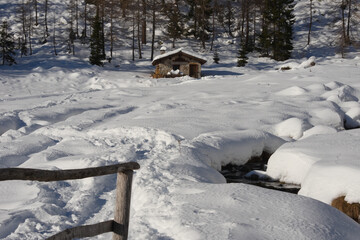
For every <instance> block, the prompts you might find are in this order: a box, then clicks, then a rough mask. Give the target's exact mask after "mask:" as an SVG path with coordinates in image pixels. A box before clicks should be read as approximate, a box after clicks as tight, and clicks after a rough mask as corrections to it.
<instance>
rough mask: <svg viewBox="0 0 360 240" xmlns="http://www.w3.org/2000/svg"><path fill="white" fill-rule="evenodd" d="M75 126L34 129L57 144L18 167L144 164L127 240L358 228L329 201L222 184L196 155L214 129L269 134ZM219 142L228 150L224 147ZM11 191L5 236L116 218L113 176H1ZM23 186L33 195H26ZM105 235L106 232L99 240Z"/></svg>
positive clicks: (297, 235)
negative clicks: (50, 179) (52, 179)
mask: <svg viewBox="0 0 360 240" xmlns="http://www.w3.org/2000/svg"><path fill="white" fill-rule="evenodd" d="M72 123H73V125H72V126H71V127H67V128H63V127H60V128H57V127H48V128H44V129H39V130H37V131H35V132H33V133H31V135H32V137H33V138H35V139H36V138H37V137H39V138H44V137H43V136H47V137H48V138H53V139H57V141H56V144H55V145H53V146H49V147H48V148H47V149H45V150H43V151H41V152H39V153H35V154H33V155H32V156H31V157H30V158H29V159H28V160H27V161H26V162H25V163H23V164H22V166H24V167H29V166H32V167H40V166H42V168H43V167H51V168H66V166H72V167H74V166H77V167H80V166H81V167H87V166H98V165H108V164H111V163H114V162H125V161H129V160H131V161H136V162H138V163H139V164H140V165H141V168H140V169H139V170H138V171H136V172H135V175H134V183H133V195H132V208H131V220H130V233H129V234H130V239H179V240H180V239H192V240H196V239H244V240H245V239H284V240H285V239H287V240H288V239H294V240H295V239H296V240H297V239H333V240H335V239H349V240H350V239H355V238H356V236H358V235H359V234H360V228H359V226H358V225H357V224H356V223H355V222H353V221H352V220H350V219H348V218H347V217H346V216H344V215H343V214H342V213H340V212H339V211H337V210H336V209H333V208H331V207H330V206H328V205H326V204H324V203H321V202H319V201H316V200H312V199H309V198H306V197H302V196H297V195H293V194H286V193H280V192H275V191H270V190H266V189H262V188H258V187H254V186H249V185H244V184H226V183H225V179H224V177H223V176H222V175H221V174H220V173H219V172H218V171H216V170H215V169H214V168H212V167H210V166H209V165H208V162H205V160H204V159H205V158H204V157H202V158H201V157H200V158H199V157H198V156H199V154H198V153H199V152H204V150H205V148H204V147H203V146H206V143H209V141H208V140H207V141H205V140H206V139H209V138H210V139H215V137H214V136H218V137H220V138H219V139H218V140H219V141H220V139H221V138H224V139H225V140H224V141H227V142H228V143H233V146H234V145H236V144H235V143H236V142H239V141H240V139H243V140H242V141H245V139H246V138H245V137H244V136H247V138H248V140H247V141H245V142H249V141H250V140H252V141H254V139H259V141H264V139H272V137H271V136H269V135H267V134H265V133H262V132H259V131H239V132H237V134H236V135H237V136H238V137H236V135H235V134H234V135H232V134H230V135H228V133H222V134H220V133H219V132H218V133H216V134H214V135H213V136H212V135H211V134H209V135H208V136H207V138H202V137H199V138H196V139H195V140H189V141H186V140H183V141H181V138H179V137H178V136H176V135H172V134H169V133H167V132H164V131H161V130H156V129H150V128H141V127H130V128H128V127H117V128H109V127H108V126H106V125H99V126H97V127H95V128H93V129H88V130H80V128H79V127H77V126H76V122H75V119H73V122H72ZM242 133H243V135H242ZM241 136H242V137H241ZM255 136H256V137H255ZM201 139H202V140H201ZM230 139H232V140H230ZM274 139H276V138H274ZM250 142H251V141H250ZM265 142H268V143H267V144H264V145H263V146H269V145H270V146H271V145H272V144H270V143H274V142H276V140H267V141H265ZM200 143H201V144H200ZM23 144H26V143H25V142H23ZM28 146H29V148H32V145H31V144H28ZM79 146H81V148H79ZM219 146H220V145H219ZM223 146H228V144H226V145H223ZM218 149H219V151H220V152H221V151H223V152H226V151H224V149H226V148H224V147H219V148H218ZM95 159H96V161H94V160H95ZM6 186H7V187H6ZM9 188H11V189H13V191H12V193H13V194H14V199H16V202H15V203H16V204H15V203H14V204H8V201H5V200H9V199H8V198H6V199H4V201H2V205H1V209H2V210H1V211H0V213H1V222H2V223H1V226H0V233H1V235H0V236H1V238H4V239H42V238H43V237H46V236H50V235H53V234H55V233H57V232H59V231H60V230H63V229H66V228H68V227H71V226H76V225H83V224H91V223H97V222H100V221H105V220H109V219H110V218H112V216H113V207H114V205H113V203H114V200H115V199H114V197H115V196H114V195H115V194H114V188H115V176H104V177H97V178H89V179H84V180H79V181H64V182H56V183H48V184H47V183H36V182H29V183H26V184H24V183H23V182H19V181H15V182H1V183H0V189H2V190H1V191H2V192H3V195H5V194H6V191H7V190H8V189H9ZM6 189H7V190H6ZM24 192H28V193H30V192H31V193H32V194H29V195H26V196H23V193H24ZM109 237H110V235H109V234H104V235H99V236H98V237H97V239H108V238H109Z"/></svg>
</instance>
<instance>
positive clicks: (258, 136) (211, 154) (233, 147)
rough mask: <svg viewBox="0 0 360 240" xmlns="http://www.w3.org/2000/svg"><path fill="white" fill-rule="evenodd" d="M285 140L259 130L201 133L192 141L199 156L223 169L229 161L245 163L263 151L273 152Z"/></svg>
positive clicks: (236, 163)
mask: <svg viewBox="0 0 360 240" xmlns="http://www.w3.org/2000/svg"><path fill="white" fill-rule="evenodd" d="M284 142H285V141H284V140H282V139H281V138H279V137H276V136H274V135H272V134H270V133H267V132H263V131H258V130H245V131H231V132H214V133H207V134H201V135H200V136H198V137H196V138H194V139H193V140H192V141H191V144H192V145H193V152H194V154H195V155H196V157H197V158H199V159H201V160H202V161H204V162H206V163H207V164H208V165H209V166H212V167H213V168H215V169H217V170H221V166H225V165H227V164H229V163H231V164H235V165H243V164H245V163H246V162H247V161H248V160H250V159H251V158H252V157H259V156H261V154H262V153H263V152H267V153H270V154H272V153H273V152H274V151H275V150H276V149H277V148H279V147H280V146H281V145H282V144H283V143H284Z"/></svg>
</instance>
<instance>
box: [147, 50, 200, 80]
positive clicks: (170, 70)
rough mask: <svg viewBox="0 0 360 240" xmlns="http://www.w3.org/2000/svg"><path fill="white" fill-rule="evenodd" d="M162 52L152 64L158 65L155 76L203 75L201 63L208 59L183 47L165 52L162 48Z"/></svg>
mask: <svg viewBox="0 0 360 240" xmlns="http://www.w3.org/2000/svg"><path fill="white" fill-rule="evenodd" d="M160 51H161V54H160V55H159V56H156V57H155V58H154V60H153V61H152V65H153V66H156V69H155V73H154V74H153V77H154V78H162V77H179V76H184V75H188V76H190V77H194V78H200V77H201V65H203V64H204V63H206V59H205V58H203V57H201V56H199V55H197V54H195V53H192V52H190V51H187V50H183V49H182V48H179V49H176V50H173V51H170V52H165V49H164V48H161V49H160Z"/></svg>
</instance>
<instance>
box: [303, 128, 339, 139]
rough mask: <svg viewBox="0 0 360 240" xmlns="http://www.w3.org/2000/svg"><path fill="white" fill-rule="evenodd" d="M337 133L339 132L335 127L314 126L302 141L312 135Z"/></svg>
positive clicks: (307, 131) (305, 133)
mask: <svg viewBox="0 0 360 240" xmlns="http://www.w3.org/2000/svg"><path fill="white" fill-rule="evenodd" d="M336 132H337V130H336V129H335V128H333V127H329V126H324V125H317V126H314V127H312V128H310V129H308V130H306V131H305V132H304V134H303V136H302V137H301V138H300V139H305V138H307V137H310V136H312V135H320V134H332V133H336Z"/></svg>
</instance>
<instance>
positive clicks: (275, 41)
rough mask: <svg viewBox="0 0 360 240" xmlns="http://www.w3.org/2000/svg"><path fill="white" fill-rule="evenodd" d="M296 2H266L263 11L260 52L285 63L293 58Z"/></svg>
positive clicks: (283, 0) (269, 0) (282, 0)
mask: <svg viewBox="0 0 360 240" xmlns="http://www.w3.org/2000/svg"><path fill="white" fill-rule="evenodd" d="M293 3H294V0H266V2H265V7H264V10H263V26H262V32H261V35H260V37H259V51H260V53H261V54H262V55H263V56H271V57H272V58H273V59H275V60H277V61H284V60H286V59H288V58H290V56H291V51H292V49H293V46H292V34H293V24H294V19H295V16H294V14H293V11H294V5H293Z"/></svg>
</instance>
